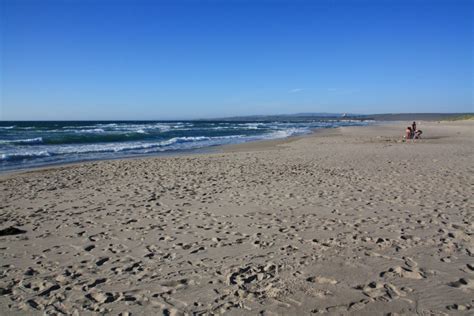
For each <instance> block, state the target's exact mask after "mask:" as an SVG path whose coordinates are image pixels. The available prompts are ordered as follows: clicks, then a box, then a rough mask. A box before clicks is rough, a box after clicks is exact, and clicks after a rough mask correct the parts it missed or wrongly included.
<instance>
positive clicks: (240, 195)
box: [0, 121, 474, 315]
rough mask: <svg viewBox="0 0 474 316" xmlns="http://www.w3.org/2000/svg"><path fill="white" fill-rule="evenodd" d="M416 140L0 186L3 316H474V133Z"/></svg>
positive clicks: (238, 151) (292, 147)
mask: <svg viewBox="0 0 474 316" xmlns="http://www.w3.org/2000/svg"><path fill="white" fill-rule="evenodd" d="M406 125H408V124H407V123H390V124H385V125H378V126H370V127H345V128H338V129H330V130H325V131H320V132H316V133H314V134H312V135H310V136H307V137H296V138H292V139H287V140H283V141H270V142H259V143H251V144H243V145H237V146H230V147H223V148H219V149H218V150H217V152H214V153H209V154H200V155H190V156H180V157H165V158H138V159H128V160H113V161H99V162H88V163H81V164H74V165H68V166H60V167H53V168H44V169H39V170H33V171H26V172H25V171H23V172H17V173H12V174H7V175H2V176H0V192H1V194H0V198H1V200H0V201H1V203H0V208H1V210H0V229H1V230H3V229H6V228H8V227H12V226H13V227H15V228H18V229H20V231H15V230H10V231H4V234H5V235H4V236H0V248H1V254H0V262H1V263H0V314H2V315H16V314H19V315H32V314H44V313H46V314H62V313H65V314H73V315H83V314H86V315H87V314H93V313H95V312H101V313H110V314H111V315H119V314H120V313H121V315H127V313H130V314H131V315H142V314H144V315H161V314H164V315H169V314H171V315H173V314H176V315H179V314H193V313H195V314H214V313H215V314H220V313H227V314H230V315H242V314H248V315H257V314H262V315H275V314H282V315H302V314H305V315H308V314H324V313H328V314H353V315H368V314H377V315H383V314H389V313H393V314H392V315H396V314H395V313H398V314H423V315H443V314H471V315H472V313H474V243H473V239H472V234H473V232H474V223H473V209H474V208H473V203H472V196H473V182H474V176H473V171H474V165H473V162H474V159H473V156H474V155H473V149H474V146H473V145H474V122H473V121H460V122H441V123H438V122H419V124H418V126H419V128H421V129H422V130H423V131H424V134H423V136H424V139H422V140H420V141H417V142H416V143H402V142H400V140H401V136H402V135H403V133H404V129H405V127H406ZM12 233H18V234H16V235H11V234H12ZM130 314H128V315H130Z"/></svg>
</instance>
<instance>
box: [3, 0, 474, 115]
mask: <svg viewBox="0 0 474 316" xmlns="http://www.w3.org/2000/svg"><path fill="white" fill-rule="evenodd" d="M0 3H1V4H0V5H1V16H0V21H1V22H0V27H1V29H0V31H1V64H0V67H1V78H0V80H1V107H0V119H3V120H17V119H18V120H20V119H25V120H31V119H38V120H40V119H69V120H70V119H189V118H207V117H222V116H232V115H246V114H280V113H298V112H351V113H387V112H472V111H473V103H474V101H473V91H474V82H473V81H474V79H473V68H474V67H473V66H474V65H473V43H474V36H473V22H472V20H473V12H474V1H461V0H451V1H428V0H426V1H423V0H413V1H390V0H381V1H363V0H352V1H349V0H348V1H337V0H334V1H270V0H268V1H244V0H240V1H237V0H236V1H217V0H216V1H168V2H159V1H131V0H130V1H126V0H122V1H121V0H118V1H112V0H103V1H92V0H84V1H79V0H64V1H48V0H42V1H28V0H14V1H13V0H2V1H1V2H0Z"/></svg>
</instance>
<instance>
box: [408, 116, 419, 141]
mask: <svg viewBox="0 0 474 316" xmlns="http://www.w3.org/2000/svg"><path fill="white" fill-rule="evenodd" d="M421 134H423V132H422V131H421V130H419V129H416V122H415V121H414V122H413V123H412V124H411V126H407V128H406V130H405V136H404V138H405V141H408V140H409V139H411V140H412V141H415V139H420V138H421Z"/></svg>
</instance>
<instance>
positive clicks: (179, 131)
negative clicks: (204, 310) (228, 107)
mask: <svg viewBox="0 0 474 316" xmlns="http://www.w3.org/2000/svg"><path fill="white" fill-rule="evenodd" d="M367 124H369V122H367V121H354V120H308V121H302V122H301V121H297V122H291V121H280V122H264V121H255V122H247V121H246V122H238V121H236V122H230V121H37V122H32V121H31V122H15V121H0V172H3V171H11V170H16V169H24V168H32V167H40V166H46V165H51V164H61V163H69V162H77V161H86V160H100V159H115V158H126V157H134V156H143V155H158V154H162V155H163V154H169V153H185V152H190V151H195V150H198V149H204V148H209V147H212V146H218V145H226V144H237V143H243V142H249V141H256V140H267V139H277V138H285V137H289V136H294V135H303V134H307V133H310V132H311V131H312V130H314V129H318V128H334V127H338V126H354V125H367Z"/></svg>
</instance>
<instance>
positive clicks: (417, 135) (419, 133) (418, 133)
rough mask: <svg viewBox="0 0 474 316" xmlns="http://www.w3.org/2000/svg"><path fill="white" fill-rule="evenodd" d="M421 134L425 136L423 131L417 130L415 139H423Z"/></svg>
mask: <svg viewBox="0 0 474 316" xmlns="http://www.w3.org/2000/svg"><path fill="white" fill-rule="evenodd" d="M421 134H423V132H422V131H421V129H417V130H416V131H415V137H414V138H416V139H420V138H421Z"/></svg>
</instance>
